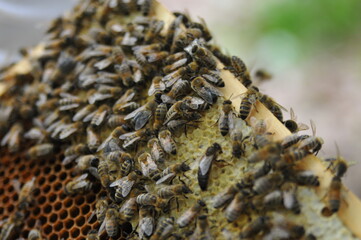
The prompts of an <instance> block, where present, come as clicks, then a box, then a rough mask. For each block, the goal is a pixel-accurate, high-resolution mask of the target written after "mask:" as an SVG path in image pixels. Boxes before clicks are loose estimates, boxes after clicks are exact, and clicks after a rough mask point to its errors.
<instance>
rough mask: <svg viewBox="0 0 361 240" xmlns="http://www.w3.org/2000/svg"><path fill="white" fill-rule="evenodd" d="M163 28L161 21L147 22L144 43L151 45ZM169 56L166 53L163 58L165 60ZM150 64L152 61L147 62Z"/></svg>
mask: <svg viewBox="0 0 361 240" xmlns="http://www.w3.org/2000/svg"><path fill="white" fill-rule="evenodd" d="M163 27H164V21H162V20H152V21H150V22H149V26H148V29H147V30H146V32H145V34H144V41H145V42H146V43H151V42H152V41H153V42H154V41H155V40H157V37H158V36H159V35H160V32H161V31H162V29H163ZM168 55H169V53H168V52H166V54H165V56H164V58H166V57H167V56H168ZM148 62H149V63H151V62H152V61H149V60H148Z"/></svg>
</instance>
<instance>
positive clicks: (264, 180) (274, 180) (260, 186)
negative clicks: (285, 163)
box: [253, 172, 284, 194]
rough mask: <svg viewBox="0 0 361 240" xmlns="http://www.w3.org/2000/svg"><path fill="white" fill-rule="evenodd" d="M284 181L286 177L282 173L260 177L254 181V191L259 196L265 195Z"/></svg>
mask: <svg viewBox="0 0 361 240" xmlns="http://www.w3.org/2000/svg"><path fill="white" fill-rule="evenodd" d="M283 181H284V177H283V175H282V173H280V172H273V173H270V174H268V175H266V176H263V177H260V178H258V179H256V180H255V181H254V185H253V190H254V191H255V192H256V193H257V194H263V193H267V192H270V191H272V190H273V189H275V188H276V187H278V186H280V185H281V184H282V183H283Z"/></svg>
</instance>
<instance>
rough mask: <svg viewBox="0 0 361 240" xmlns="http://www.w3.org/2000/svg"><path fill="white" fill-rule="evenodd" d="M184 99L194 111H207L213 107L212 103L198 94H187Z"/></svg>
mask: <svg viewBox="0 0 361 240" xmlns="http://www.w3.org/2000/svg"><path fill="white" fill-rule="evenodd" d="M182 101H183V103H185V104H186V106H188V108H189V109H192V110H194V111H197V110H198V111H205V110H208V109H209V108H210V107H211V106H210V104H208V103H207V102H206V101H204V100H203V99H202V98H199V97H196V96H186V97H184V98H183V100H182Z"/></svg>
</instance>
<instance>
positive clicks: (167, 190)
mask: <svg viewBox="0 0 361 240" xmlns="http://www.w3.org/2000/svg"><path fill="white" fill-rule="evenodd" d="M188 193H192V191H191V190H190V189H189V188H188V187H187V186H186V185H184V184H176V185H170V186H165V187H162V188H160V189H159V190H158V191H157V195H158V196H159V197H160V198H163V199H169V198H172V197H175V196H177V195H183V194H188Z"/></svg>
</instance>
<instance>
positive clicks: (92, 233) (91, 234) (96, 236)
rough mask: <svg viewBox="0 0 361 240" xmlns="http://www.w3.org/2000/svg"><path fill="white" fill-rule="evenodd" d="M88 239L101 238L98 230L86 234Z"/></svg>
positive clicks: (97, 239) (96, 239)
mask: <svg viewBox="0 0 361 240" xmlns="http://www.w3.org/2000/svg"><path fill="white" fill-rule="evenodd" d="M86 240H99V236H98V233H97V231H96V230H94V229H93V230H90V231H89V232H88V234H87V235H86Z"/></svg>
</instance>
